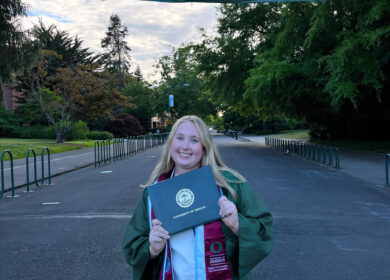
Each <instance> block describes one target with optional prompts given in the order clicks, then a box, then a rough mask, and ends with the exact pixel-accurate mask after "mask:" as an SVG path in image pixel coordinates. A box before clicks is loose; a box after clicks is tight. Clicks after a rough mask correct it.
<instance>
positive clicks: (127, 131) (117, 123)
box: [105, 113, 143, 137]
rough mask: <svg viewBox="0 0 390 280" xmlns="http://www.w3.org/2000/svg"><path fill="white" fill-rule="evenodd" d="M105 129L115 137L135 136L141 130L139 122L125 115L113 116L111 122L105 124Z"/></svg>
mask: <svg viewBox="0 0 390 280" xmlns="http://www.w3.org/2000/svg"><path fill="white" fill-rule="evenodd" d="M105 129H106V130H108V131H110V132H111V133H112V134H114V136H115V137H129V136H137V135H140V134H141V133H142V130H143V128H142V126H141V124H140V123H139V121H138V120H137V119H136V118H134V117H133V116H132V115H129V114H126V113H120V114H117V115H115V118H114V119H113V120H110V121H109V122H107V124H106V125H105Z"/></svg>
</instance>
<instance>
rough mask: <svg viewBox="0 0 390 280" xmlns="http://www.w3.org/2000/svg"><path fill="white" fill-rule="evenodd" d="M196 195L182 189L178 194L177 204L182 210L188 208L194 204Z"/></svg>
mask: <svg viewBox="0 0 390 280" xmlns="http://www.w3.org/2000/svg"><path fill="white" fill-rule="evenodd" d="M194 200H195V195H194V193H193V192H192V191H191V190H189V189H181V190H180V191H178V192H177V194H176V203H177V205H179V206H180V207H182V208H187V207H190V206H191V205H192V203H194Z"/></svg>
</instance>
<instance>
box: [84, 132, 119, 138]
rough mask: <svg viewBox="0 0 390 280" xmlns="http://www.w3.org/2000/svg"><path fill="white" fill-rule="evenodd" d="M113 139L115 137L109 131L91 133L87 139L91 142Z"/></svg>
mask: <svg viewBox="0 0 390 280" xmlns="http://www.w3.org/2000/svg"><path fill="white" fill-rule="evenodd" d="M113 138H114V135H113V134H112V133H111V132H108V131H90V132H88V133H87V139H90V140H107V139H113Z"/></svg>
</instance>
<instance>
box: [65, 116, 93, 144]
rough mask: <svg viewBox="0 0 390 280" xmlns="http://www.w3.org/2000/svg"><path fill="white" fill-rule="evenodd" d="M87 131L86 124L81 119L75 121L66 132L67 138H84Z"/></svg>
mask: <svg viewBox="0 0 390 280" xmlns="http://www.w3.org/2000/svg"><path fill="white" fill-rule="evenodd" d="M88 133H89V128H88V126H87V124H86V123H85V122H83V121H77V122H76V123H75V124H74V125H73V127H72V128H71V129H70V131H69V133H68V134H67V137H66V139H67V140H70V141H72V140H85V139H87V135H88Z"/></svg>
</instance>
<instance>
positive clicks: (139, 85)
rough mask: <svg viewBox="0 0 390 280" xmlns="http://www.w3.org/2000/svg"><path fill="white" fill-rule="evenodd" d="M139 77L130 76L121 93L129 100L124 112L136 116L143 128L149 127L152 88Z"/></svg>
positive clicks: (151, 111)
mask: <svg viewBox="0 0 390 280" xmlns="http://www.w3.org/2000/svg"><path fill="white" fill-rule="evenodd" d="M141 78H142V76H138V77H137V76H135V77H132V78H131V79H130V80H129V81H128V82H127V84H126V85H125V87H124V88H123V89H122V94H123V95H124V96H126V97H128V100H129V101H128V102H129V104H128V106H127V108H126V109H125V112H126V113H129V114H130V115H133V116H134V117H135V118H137V119H138V120H139V122H140V123H141V125H142V126H143V127H144V128H145V129H149V128H150V124H151V118H152V117H153V115H154V112H153V89H151V86H150V85H149V84H148V83H147V82H145V81H143V80H142V79H141Z"/></svg>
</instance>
